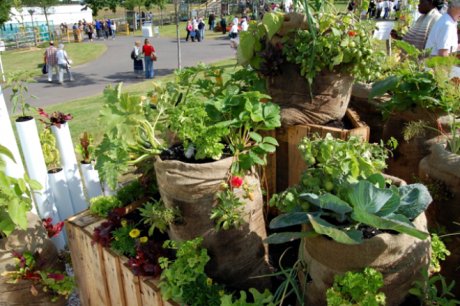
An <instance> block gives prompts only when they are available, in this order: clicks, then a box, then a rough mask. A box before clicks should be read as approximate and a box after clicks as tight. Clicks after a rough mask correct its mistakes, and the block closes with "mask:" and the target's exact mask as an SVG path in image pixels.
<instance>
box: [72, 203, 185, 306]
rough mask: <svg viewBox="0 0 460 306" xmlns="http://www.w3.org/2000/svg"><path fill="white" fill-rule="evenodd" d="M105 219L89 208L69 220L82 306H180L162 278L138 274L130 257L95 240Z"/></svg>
mask: <svg viewBox="0 0 460 306" xmlns="http://www.w3.org/2000/svg"><path fill="white" fill-rule="evenodd" d="M102 222H104V219H101V218H98V217H95V216H94V215H92V214H91V213H90V212H89V211H88V210H86V211H83V212H81V213H79V214H77V215H75V216H73V217H71V218H69V219H68V220H67V221H66V231H67V235H68V237H69V249H70V253H71V257H72V265H73V269H74V273H75V278H76V282H77V287H78V290H79V294H80V301H81V305H82V306H164V305H165V306H166V305H171V306H177V304H176V303H174V302H171V301H164V300H163V299H162V297H161V294H160V289H159V286H158V282H159V280H158V279H154V278H152V277H143V276H136V275H134V273H133V272H131V270H130V269H129V268H128V267H127V266H126V265H125V263H126V262H127V261H128V258H126V257H124V256H119V255H117V254H116V253H115V252H113V251H112V250H110V249H108V248H104V247H102V246H101V245H99V244H97V243H92V234H93V231H94V228H96V227H97V226H99V225H100V224H101V223H102Z"/></svg>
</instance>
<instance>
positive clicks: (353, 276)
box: [326, 267, 386, 306]
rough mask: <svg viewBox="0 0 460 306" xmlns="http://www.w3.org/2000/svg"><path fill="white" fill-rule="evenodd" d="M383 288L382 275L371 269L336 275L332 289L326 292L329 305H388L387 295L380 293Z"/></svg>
mask: <svg viewBox="0 0 460 306" xmlns="http://www.w3.org/2000/svg"><path fill="white" fill-rule="evenodd" d="M382 287H383V276H382V273H380V272H379V271H377V270H375V269H372V268H369V267H368V268H365V269H364V271H363V272H346V273H345V274H343V275H336V276H335V277H334V283H333V285H332V287H331V288H329V289H328V290H327V291H326V299H327V305H329V306H352V305H367V306H378V305H386V303H385V294H384V293H383V292H379V289H380V288H382Z"/></svg>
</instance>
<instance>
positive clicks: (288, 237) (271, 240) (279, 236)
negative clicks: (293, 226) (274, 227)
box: [264, 231, 318, 244]
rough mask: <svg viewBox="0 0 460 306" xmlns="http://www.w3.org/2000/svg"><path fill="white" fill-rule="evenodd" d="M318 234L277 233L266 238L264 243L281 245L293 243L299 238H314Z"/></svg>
mask: <svg viewBox="0 0 460 306" xmlns="http://www.w3.org/2000/svg"><path fill="white" fill-rule="evenodd" d="M317 235H318V234H317V233H315V232H313V231H312V232H284V233H275V234H272V235H270V236H268V237H267V238H265V240H264V242H265V243H268V244H280V243H285V242H289V241H293V240H295V239H299V238H306V237H314V236H317Z"/></svg>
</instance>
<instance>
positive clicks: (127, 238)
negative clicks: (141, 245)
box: [110, 220, 140, 257]
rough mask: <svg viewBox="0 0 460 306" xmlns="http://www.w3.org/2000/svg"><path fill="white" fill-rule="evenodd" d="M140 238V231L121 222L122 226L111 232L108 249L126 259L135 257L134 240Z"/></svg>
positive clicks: (124, 221) (125, 222)
mask: <svg viewBox="0 0 460 306" xmlns="http://www.w3.org/2000/svg"><path fill="white" fill-rule="evenodd" d="M139 236H140V230H139V229H137V228H135V227H134V226H133V225H131V224H129V223H128V222H127V221H126V220H123V221H122V226H121V227H119V228H116V229H115V230H113V231H112V237H113V239H112V241H111V243H110V248H111V249H112V250H114V251H115V252H117V253H120V254H122V255H125V256H128V257H134V256H136V238H138V237H139Z"/></svg>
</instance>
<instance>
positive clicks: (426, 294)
mask: <svg viewBox="0 0 460 306" xmlns="http://www.w3.org/2000/svg"><path fill="white" fill-rule="evenodd" d="M422 275H423V280H421V281H416V282H415V283H414V287H413V288H411V289H410V290H409V293H411V294H412V295H414V296H416V297H418V298H419V300H420V301H421V302H422V303H423V305H446V306H455V305H460V301H459V300H456V299H455V295H454V294H453V293H452V292H451V291H452V289H453V288H454V287H455V281H452V282H451V283H450V284H447V282H446V279H445V278H444V276H442V275H441V274H435V275H434V276H431V277H430V276H429V273H428V271H427V270H426V269H425V270H424V271H422ZM438 288H440V289H438Z"/></svg>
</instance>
